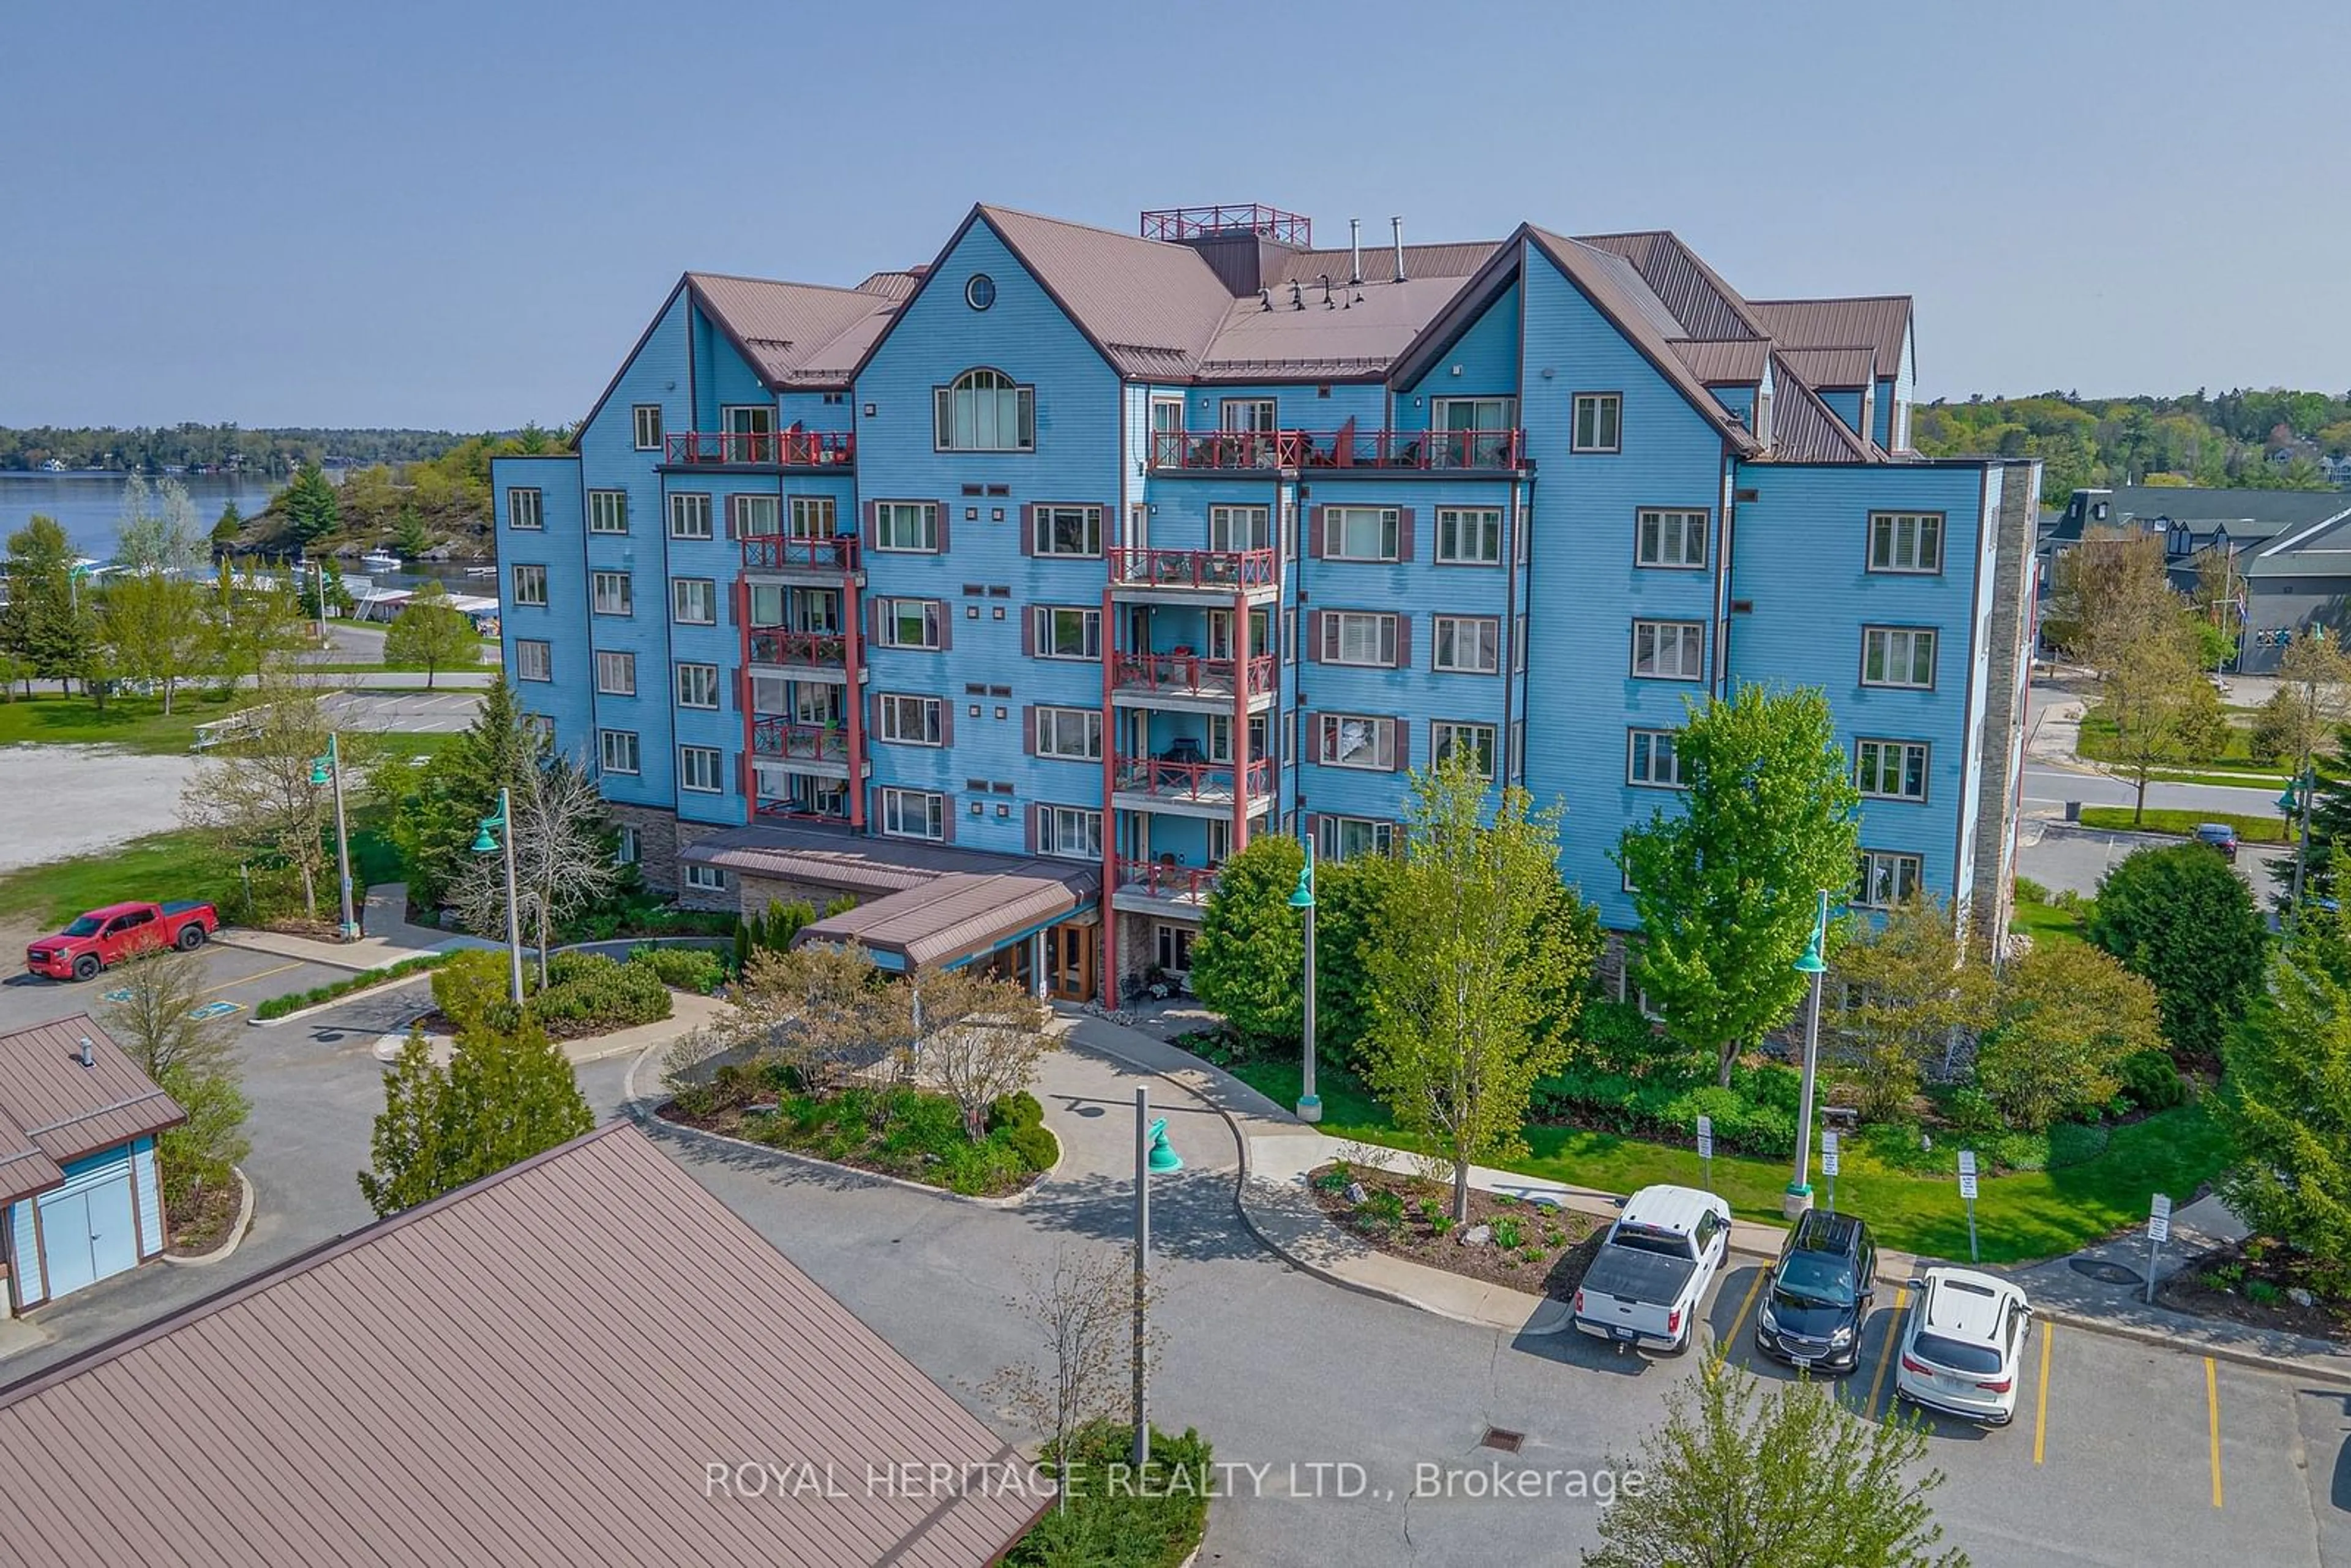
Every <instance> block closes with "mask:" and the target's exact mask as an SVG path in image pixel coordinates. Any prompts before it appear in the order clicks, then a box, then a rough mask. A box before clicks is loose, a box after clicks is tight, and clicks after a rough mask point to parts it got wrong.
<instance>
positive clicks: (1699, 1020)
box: [1616, 684, 1861, 1088]
mask: <svg viewBox="0 0 2351 1568" xmlns="http://www.w3.org/2000/svg"><path fill="white" fill-rule="evenodd" d="M1674 750H1675V754H1676V756H1677V758H1678V759H1679V762H1680V766H1681V776H1682V781H1683V783H1684V785H1685V786H1686V789H1684V791H1683V794H1682V797H1681V799H1680V800H1679V801H1677V803H1676V805H1675V807H1674V809H1673V810H1672V813H1671V814H1670V815H1669V814H1668V813H1667V810H1663V809H1660V810H1656V811H1653V812H1652V813H1651V814H1650V818H1649V821H1647V822H1646V823H1645V824H1642V825H1640V826H1637V827H1633V828H1628V829H1626V830H1625V836H1624V839H1623V841H1622V842H1621V845H1620V847H1619V849H1618V851H1617V854H1616V861H1617V863H1618V864H1619V865H1620V866H1622V867H1623V868H1624V870H1625V878H1626V880H1627V882H1629V883H1631V884H1632V888H1633V907H1634V909H1635V911H1636V912H1637V913H1638V914H1639V915H1640V922H1641V940H1640V944H1639V947H1638V950H1637V953H1636V956H1635V959H1634V964H1633V973H1634V977H1635V981H1636V982H1637V983H1638V984H1639V985H1640V987H1641V988H1642V989H1644V990H1646V992H1647V993H1648V995H1649V999H1650V1001H1651V1002H1652V1003H1653V1004H1655V1005H1656V1006H1657V1007H1659V1008H1661V1009H1663V1010H1664V1012H1665V1017H1666V1032H1667V1036H1668V1037H1670V1038H1671V1039H1672V1040H1673V1041H1674V1042H1675V1044H1677V1045H1678V1046H1680V1047H1681V1048H1682V1049H1683V1050H1685V1051H1688V1052H1689V1053H1690V1054H1691V1055H1692V1056H1693V1057H1702V1058H1703V1059H1705V1060H1706V1061H1708V1062H1709V1063H1710V1064H1711V1065H1712V1066H1713V1067H1714V1068H1715V1070H1716V1073H1717V1078H1716V1082H1719V1084H1721V1085H1722V1086H1723V1087H1725V1088H1729V1085H1730V1069H1731V1065H1732V1063H1733V1062H1735V1061H1738V1059H1739V1053H1740V1051H1743V1050H1745V1049H1746V1048H1747V1047H1748V1046H1749V1045H1750V1044H1752V1043H1753V1042H1754V1041H1755V1040H1758V1039H1760V1038H1761V1036H1762V1033H1763V1031H1764V1030H1767V1029H1770V1028H1771V1026H1772V1025H1774V1024H1777V1023H1779V1022H1781V1021H1782V1019H1786V1018H1787V1017H1788V1016H1789V1015H1790V1014H1791V1013H1792V1012H1793V1011H1794V1010H1795V1007H1796V1003H1797V1002H1798V1000H1799V999H1801V998H1802V996H1803V994H1804V988H1805V985H1806V980H1805V977H1804V976H1802V974H1800V973H1798V972H1797V970H1796V968H1795V962H1796V959H1797V958H1798V957H1799V956H1802V953H1803V950H1804V945H1805V942H1806V940H1807V939H1808V938H1809V937H1810V936H1811V935H1812V930H1813V920H1814V918H1815V914H1816V910H1817V900H1818V895H1819V892H1820V890H1822V889H1826V890H1827V891H1828V893H1829V894H1830V895H1831V896H1832V897H1833V898H1834V896H1836V895H1838V894H1842V893H1843V892H1844V890H1845V889H1847V888H1850V887H1851V886H1852V885H1853V881H1854V873H1855V866H1856V864H1857V863H1858V855H1859V847H1858V846H1859V838H1858V835H1857V832H1856V831H1855V826H1854V811H1855V807H1856V806H1858V805H1859V803H1860V798H1861V797H1860V792H1859V791H1858V790H1856V789H1855V788H1854V782H1853V759H1852V758H1851V757H1850V756H1849V755H1848V754H1847V753H1846V751H1845V748H1844V744H1843V743H1842V742H1841V741H1840V740H1838V738H1837V732H1836V721H1835V719H1834V717H1832V716H1831V715H1830V713H1829V705H1828V699H1827V698H1826V697H1824V696H1823V695H1821V692H1820V689H1819V688H1818V687H1805V688H1803V689H1802V690H1798V691H1788V692H1782V691H1771V690H1767V689H1766V688H1764V687H1762V686H1760V685H1749V684H1741V685H1740V686H1739V687H1738V688H1737V689H1736V690H1735V691H1734V692H1733V693H1732V694H1731V695H1729V697H1728V698H1726V699H1723V700H1720V701H1718V702H1714V703H1712V704H1709V705H1708V706H1703V707H1700V706H1697V705H1695V704H1693V705H1691V706H1690V708H1689V719H1688V722H1687V725H1686V726H1685V727H1683V729H1682V731H1681V733H1680V735H1679V736H1677V737H1676V739H1675V743H1674Z"/></svg>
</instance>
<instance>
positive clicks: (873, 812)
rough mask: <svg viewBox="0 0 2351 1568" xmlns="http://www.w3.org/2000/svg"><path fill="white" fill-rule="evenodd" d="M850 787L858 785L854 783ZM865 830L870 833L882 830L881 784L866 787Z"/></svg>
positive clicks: (853, 787)
mask: <svg viewBox="0 0 2351 1568" xmlns="http://www.w3.org/2000/svg"><path fill="white" fill-rule="evenodd" d="M850 788H851V789H856V788H857V786H856V785H855V784H853V783H852V785H850ZM865 831H867V832H869V833H878V832H880V831H882V786H881V785H879V784H868V785H867V786H866V787H865Z"/></svg>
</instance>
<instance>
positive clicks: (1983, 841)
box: [1968, 463, 2041, 953]
mask: <svg viewBox="0 0 2351 1568" xmlns="http://www.w3.org/2000/svg"><path fill="white" fill-rule="evenodd" d="M2040 496H2041V465H2039V464H2038V463H2031V464H2024V463H2020V464H2015V465H2011V467H2010V468H2009V470H2008V472H2007V474H2006V476H2005V478H2004V482H2003V483H2002V485H2001V503H2000V512H1999V517H1998V522H1997V525H1996V526H1997V527H1998V528H1999V530H2000V533H1999V539H1998V544H1997V547H1996V548H1997V549H1998V551H1999V554H1998V556H1997V558H1996V563H1995V565H1994V567H1993V569H1992V580H1991V596H1992V598H1991V649H1990V653H1991V661H1990V664H1989V668H1988V669H1987V671H1986V674H1985V681H1984V716H1983V793H1982V796H1981V798H1980V799H1979V800H1977V802H1976V821H1975V862H1974V865H1973V868H1972V869H1973V873H1974V876H1973V886H1974V890H1975V895H1974V897H1973V898H1972V899H1971V900H1970V904H1969V910H1968V919H1969V922H1970V925H1971V926H1972V927H1973V929H1974V932H1975V935H1976V936H1977V937H1978V938H1979V939H1980V940H1981V941H1982V942H1984V943H1985V944H1986V946H1988V948H1989V949H1990V950H1991V951H1992V952H1994V953H1998V952H2000V951H2001V950H2002V948H2003V946H2004V942H2005V938H2006V936H2007V935H2008V921H2009V915H2011V912H2012V909H2013V905H2014V899H2015V894H2014V891H2013V887H2012V884H2011V878H2010V875H2009V873H2010V872H2011V870H2012V869H2013V857H2014V853H2015V839H2014V833H2015V828H2016V821H2015V818H2014V817H2013V816H2012V815H2011V812H2012V811H2013V810H2015V806H2016V800H2015V788H2016V786H2015V780H2016V769H2017V768H2019V767H2021V766H2022V759H2023V754H2024V723H2025V702H2026V694H2027V692H2028V691H2029V690H2030V689H2031V687H2030V677H2031V674H2032V638H2033V624H2032V606H2033V587H2034V584H2033V578H2034V576H2035V575H2036V573H2037V571H2038V570H2039V569H2038V562H2037V561H2036V559H2035V558H2034V556H2033V554H2032V539H2033V535H2034V532H2035V531H2036V530H2037V529H2038V528H2039V526H2040V520H2041V517H2040V514H2041V505H2040Z"/></svg>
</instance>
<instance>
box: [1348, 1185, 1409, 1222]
mask: <svg viewBox="0 0 2351 1568" xmlns="http://www.w3.org/2000/svg"><path fill="white" fill-rule="evenodd" d="M1355 1217H1356V1218H1359V1219H1363V1220H1367V1221H1369V1222H1370V1223H1371V1224H1374V1225H1376V1226H1379V1227H1380V1228H1383V1229H1393V1228H1395V1227H1396V1226H1399V1225H1402V1224H1403V1223H1404V1199H1403V1198H1401V1197H1398V1196H1396V1195H1395V1193H1393V1192H1390V1191H1389V1190H1388V1189H1387V1188H1386V1187H1378V1188H1375V1189H1374V1190H1373V1191H1371V1192H1369V1193H1366V1194H1364V1201H1363V1202H1362V1203H1361V1204H1359V1205H1357V1206H1356V1208H1355Z"/></svg>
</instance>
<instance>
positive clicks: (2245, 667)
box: [2040, 486, 2351, 675]
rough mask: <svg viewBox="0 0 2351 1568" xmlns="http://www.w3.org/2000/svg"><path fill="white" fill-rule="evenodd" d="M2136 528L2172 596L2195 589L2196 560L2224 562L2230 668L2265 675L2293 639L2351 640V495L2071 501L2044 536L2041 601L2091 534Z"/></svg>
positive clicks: (2133, 489)
mask: <svg viewBox="0 0 2351 1568" xmlns="http://www.w3.org/2000/svg"><path fill="white" fill-rule="evenodd" d="M2110 527H2119V528H2138V529H2141V530H2144V531H2146V532H2148V533H2156V534H2160V535H2162V536H2163V541H2164V545H2163V555H2164V560H2165V563H2166V564H2167V566H2168V568H2169V570H2170V573H2171V580H2172V586H2174V587H2175V588H2178V589H2179V591H2182V592H2183V593H2184V592H2192V591H2195V589H2196V588H2197V586H2198V585H2197V580H2196V578H2197V571H2198V568H2199V560H2200V558H2201V557H2202V556H2203V555H2204V554H2205V552H2206V551H2208V550H2212V549H2219V550H2221V551H2224V552H2226V555H2227V557H2228V560H2229V563H2230V578H2229V583H2230V586H2231V589H2232V590H2233V591H2235V593H2236V595H2237V599H2238V602H2239V604H2240V605H2241V616H2242V631H2241V636H2240V638H2239V645H2238V650H2237V661H2236V668H2237V670H2238V671H2239V673H2241V674H2249V675H2259V674H2268V673H2270V672H2271V671H2273V670H2274V669H2276V668H2277V662H2278V660H2279V658H2280V657H2281V656H2282V655H2283V653H2284V652H2285V650H2286V648H2287V647H2288V646H2289V645H2291V644H2292V643H2293V642H2294V638H2295V637H2297V636H2300V635H2304V634H2305V633H2306V632H2308V631H2309V629H2310V628H2311V627H2314V626H2325V627H2327V628H2329V629H2330V630H2331V631H2333V632H2335V633H2336V634H2337V635H2341V634H2343V633H2345V632H2351V619H2346V606H2351V495H2346V494H2344V493H2343V492H2342V491H2339V490H2220V489H2187V488H2172V487H2170V486H2121V487H2117V488H2114V489H2083V490H2076V491H2074V495H2073V498H2072V499H2071V500H2070V501H2069V502H2068V503H2067V504H2066V507H2065V509H2064V512H2063V513H2061V514H2059V515H2058V517H2056V520H2055V523H2054V526H2053V527H2044V528H2043V530H2042V538H2041V545H2040V549H2041V551H2042V554H2043V561H2044V566H2043V573H2042V580H2043V593H2044V594H2046V593H2047V592H2048V591H2049V587H2050V585H2051V584H2052V583H2053V581H2054V571H2053V569H2054V566H2055V561H2056V558H2057V557H2058V556H2060V555H2062V554H2064V552H2065V551H2067V550H2069V549H2074V548H2076V547H2077V546H2079V544H2080V543H2081V541H2082V539H2083V538H2084V537H2085V533H2086V532H2088V531H2089V530H2093V529H2097V528H2110Z"/></svg>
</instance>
